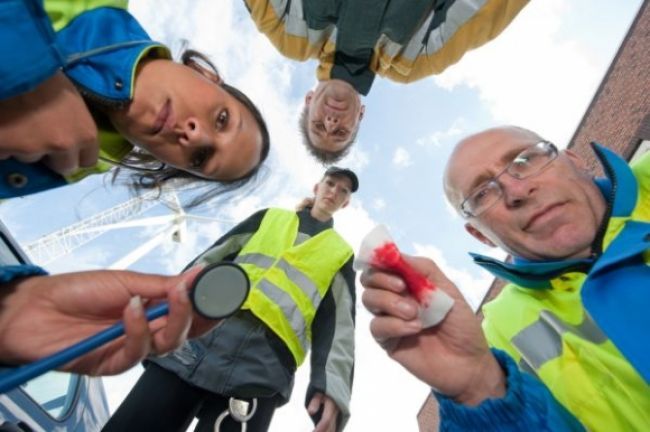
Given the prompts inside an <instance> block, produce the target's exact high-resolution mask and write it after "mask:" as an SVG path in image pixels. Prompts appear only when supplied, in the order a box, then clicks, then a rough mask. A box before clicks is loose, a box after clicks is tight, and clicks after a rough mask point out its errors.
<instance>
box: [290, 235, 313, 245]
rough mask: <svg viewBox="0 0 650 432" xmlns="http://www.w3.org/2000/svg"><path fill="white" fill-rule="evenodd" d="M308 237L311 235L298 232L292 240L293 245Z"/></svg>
mask: <svg viewBox="0 0 650 432" xmlns="http://www.w3.org/2000/svg"><path fill="white" fill-rule="evenodd" d="M310 238H311V236H310V235H309V234H305V233H301V232H299V233H298V235H297V236H296V241H294V242H293V245H294V246H298V245H299V244H301V243H304V242H306V241H307V240H309V239H310Z"/></svg>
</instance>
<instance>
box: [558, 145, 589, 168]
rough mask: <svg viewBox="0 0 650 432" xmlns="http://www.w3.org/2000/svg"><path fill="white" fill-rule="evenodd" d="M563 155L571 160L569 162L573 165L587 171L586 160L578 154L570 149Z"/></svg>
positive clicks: (565, 150) (563, 151)
mask: <svg viewBox="0 0 650 432" xmlns="http://www.w3.org/2000/svg"><path fill="white" fill-rule="evenodd" d="M562 153H564V154H565V155H566V156H567V157H568V158H569V160H570V161H571V162H572V163H573V165H574V166H575V167H576V168H578V169H579V170H580V171H587V164H586V162H585V161H584V159H582V158H581V157H580V156H578V155H577V153H575V152H573V151H572V150H569V149H564V150H562Z"/></svg>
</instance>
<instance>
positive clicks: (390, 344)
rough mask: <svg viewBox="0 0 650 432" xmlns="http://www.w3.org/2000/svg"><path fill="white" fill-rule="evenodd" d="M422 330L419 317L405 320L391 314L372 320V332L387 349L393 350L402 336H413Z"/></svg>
mask: <svg viewBox="0 0 650 432" xmlns="http://www.w3.org/2000/svg"><path fill="white" fill-rule="evenodd" d="M420 331H422V323H421V322H420V320H419V319H418V318H414V319H412V320H409V321H405V320H403V319H400V318H394V317H390V316H379V317H376V318H373V319H372V320H371V321H370V333H371V334H372V337H373V338H374V339H375V340H376V341H377V343H378V344H379V345H380V346H381V347H382V348H384V349H385V350H387V351H392V350H393V349H394V348H395V346H396V345H397V343H398V342H399V340H400V338H403V337H406V336H413V335H415V334H417V333H419V332H420Z"/></svg>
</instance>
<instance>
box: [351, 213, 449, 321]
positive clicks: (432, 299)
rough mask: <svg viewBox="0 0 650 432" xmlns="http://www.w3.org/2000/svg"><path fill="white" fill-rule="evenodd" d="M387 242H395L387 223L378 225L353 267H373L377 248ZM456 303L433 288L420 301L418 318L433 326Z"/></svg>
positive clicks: (361, 269)
mask: <svg viewBox="0 0 650 432" xmlns="http://www.w3.org/2000/svg"><path fill="white" fill-rule="evenodd" d="M386 243H394V241H393V239H392V237H391V236H390V233H389V232H388V229H387V228H386V226H385V225H377V226H376V227H375V228H373V229H372V230H371V231H370V232H369V233H368V234H366V236H365V237H364V238H363V240H362V241H361V246H360V247H359V253H357V256H356V258H355V259H354V263H353V267H354V269H355V270H357V271H364V270H367V269H370V268H371V267H372V262H373V257H374V254H375V250H376V249H377V248H379V247H381V246H383V245H384V244H386ZM453 305H454V299H452V298H451V297H449V295H447V293H445V292H444V291H442V290H441V289H439V288H435V287H434V289H432V290H431V291H429V292H428V294H427V295H426V298H425V299H423V301H422V302H420V303H419V309H418V318H419V319H420V322H422V326H423V327H424V328H428V327H432V326H434V325H436V324H438V323H439V322H440V321H442V320H443V318H444V317H445V316H447V313H448V312H449V311H450V310H451V307H452V306H453Z"/></svg>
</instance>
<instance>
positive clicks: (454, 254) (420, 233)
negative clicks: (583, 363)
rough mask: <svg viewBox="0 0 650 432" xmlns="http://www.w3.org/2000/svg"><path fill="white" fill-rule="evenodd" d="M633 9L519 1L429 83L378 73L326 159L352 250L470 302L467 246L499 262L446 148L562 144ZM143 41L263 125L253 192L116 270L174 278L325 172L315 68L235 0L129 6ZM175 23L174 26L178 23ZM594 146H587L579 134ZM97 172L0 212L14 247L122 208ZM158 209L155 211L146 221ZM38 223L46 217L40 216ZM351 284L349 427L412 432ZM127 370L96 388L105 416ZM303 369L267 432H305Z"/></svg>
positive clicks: (109, 244) (69, 264)
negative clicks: (218, 78)
mask: <svg viewBox="0 0 650 432" xmlns="http://www.w3.org/2000/svg"><path fill="white" fill-rule="evenodd" d="M641 3H642V1H641V0H620V1H618V2H610V1H605V0H574V1H572V2H566V1H562V0H546V1H537V2H531V3H530V4H529V5H528V6H526V8H524V10H523V11H522V12H521V13H520V14H519V16H518V17H517V18H516V19H515V21H514V22H513V23H512V24H511V25H510V26H509V27H508V28H507V29H506V30H505V31H504V32H503V33H502V34H501V35H500V36H499V37H498V38H497V39H496V40H494V41H492V42H491V43H489V44H488V45H486V46H483V47H481V48H479V49H477V50H475V51H472V52H470V53H468V54H466V55H465V57H464V58H463V59H462V60H461V61H460V62H459V63H457V64H456V65H453V66H451V67H450V68H448V69H447V70H446V71H445V72H444V73H443V74H441V75H438V76H432V77H429V78H426V79H423V80H421V81H418V82H416V83H412V84H408V85H403V84H396V83H392V82H390V81H388V80H383V79H380V78H377V79H376V80H375V82H374V84H373V88H372V91H371V93H370V95H369V96H368V97H365V98H364V104H365V105H366V112H365V116H364V119H363V123H362V127H361V130H360V132H359V135H358V142H357V143H356V144H355V146H354V149H353V151H352V152H351V154H350V155H349V156H348V157H347V158H346V159H345V160H344V161H343V162H341V163H340V164H339V165H341V166H346V167H349V168H352V169H353V170H355V172H357V174H358V175H359V177H360V189H359V191H358V192H357V193H356V194H354V195H353V199H352V202H351V204H350V206H349V207H348V208H346V209H344V210H342V211H341V212H340V213H339V214H337V215H336V218H335V228H336V229H337V230H338V231H339V232H340V233H341V234H342V235H343V236H344V237H345V238H346V239H347V240H348V242H349V243H350V244H351V245H352V246H353V248H354V249H355V250H356V249H358V245H359V243H360V241H361V239H362V237H363V236H364V235H365V233H367V232H368V231H370V230H371V229H372V228H373V227H374V226H375V225H376V224H378V223H383V224H385V225H387V227H388V229H389V230H390V232H391V234H392V235H393V237H394V239H395V240H396V242H397V244H398V245H399V246H400V248H401V249H402V250H403V251H404V252H406V253H410V254H416V255H424V256H428V257H430V258H432V259H434V261H435V262H436V263H437V264H438V265H439V266H440V267H441V268H442V269H443V271H445V273H446V274H447V276H448V277H449V278H450V279H451V280H452V281H454V282H455V283H456V284H457V285H458V286H459V288H460V289H461V291H462V292H463V294H464V295H465V297H466V298H467V300H468V302H469V303H470V304H471V305H472V306H473V307H475V308H476V307H477V306H478V304H479V303H480V301H481V298H482V297H483V295H484V294H485V291H486V290H487V288H488V287H489V285H490V283H491V281H492V278H491V277H490V276H489V275H488V274H487V273H485V272H483V271H480V270H478V268H476V267H475V266H474V265H473V264H472V263H471V260H470V259H469V256H468V255H467V252H468V251H470V250H471V251H475V252H480V253H484V254H490V255H493V256H502V254H501V253H499V252H498V251H495V250H490V249H487V248H486V247H485V246H483V245H481V244H480V243H478V242H477V241H475V240H473V239H472V238H471V237H470V236H469V235H467V233H466V232H465V230H464V228H463V221H462V219H460V218H459V217H458V216H457V215H456V213H455V211H454V210H453V209H452V208H451V207H450V206H449V205H448V204H447V203H446V202H445V200H444V198H443V194H442V186H441V183H442V182H441V178H442V170H443V168H444V164H445V161H446V159H447V157H448V155H449V153H450V152H451V149H452V148H453V145H454V144H455V143H456V142H457V141H458V140H459V139H461V138H462V137H463V136H466V135H468V134H471V133H473V132H477V131H480V130H481V129H484V128H487V127H492V126H496V125H502V124H515V125H519V126H523V127H526V128H530V129H532V130H534V131H536V132H538V133H539V134H540V135H542V136H544V137H545V138H546V139H549V140H551V141H553V142H555V143H556V144H557V145H558V146H559V147H561V148H562V147H565V146H566V145H567V143H568V141H569V140H570V139H571V137H572V135H573V132H574V131H575V128H576V127H577V125H578V123H579V121H580V120H581V118H582V115H583V114H584V112H585V109H586V108H587V106H588V104H589V102H590V101H591V98H592V97H593V94H594V92H595V90H596V89H597V86H598V84H599V83H600V81H601V79H602V78H603V76H604V74H605V72H606V71H607V68H608V66H609V64H610V62H611V60H612V58H613V56H614V54H615V53H616V50H617V49H618V47H619V45H620V43H621V41H622V39H623V37H624V35H625V33H626V31H627V29H628V27H629V25H630V23H631V22H632V19H633V18H634V16H635V14H636V12H637V11H638V9H639V6H640V5H641ZM130 9H131V11H132V12H133V13H134V15H135V16H136V17H137V18H138V19H139V20H140V21H141V23H142V24H143V27H144V28H145V29H146V30H147V31H148V32H149V33H150V34H151V36H152V37H153V38H154V39H156V40H159V41H161V42H164V43H166V44H168V45H169V46H171V47H172V50H174V51H178V50H180V49H181V48H182V47H183V46H184V45H185V42H184V41H187V43H188V46H189V47H191V48H195V49H198V50H199V51H202V52H204V53H206V54H208V56H209V57H210V58H211V59H212V60H213V62H214V63H215V64H216V65H217V66H218V67H219V69H220V72H221V74H222V76H223V77H224V78H225V80H226V82H228V83H229V84H232V85H235V86H236V87H239V88H240V89H241V90H243V91H244V92H245V93H247V94H248V95H249V96H250V97H251V98H252V99H253V100H254V101H255V102H256V103H257V105H258V106H259V107H260V109H261V111H262V114H263V115H264V116H265V118H266V120H267V123H268V125H269V129H270V133H271V138H272V150H271V154H270V158H269V163H268V164H267V165H266V167H265V168H264V169H263V170H262V173H261V174H262V175H261V177H260V178H259V179H258V181H257V182H256V184H255V185H254V186H255V187H251V188H247V189H246V190H243V191H239V192H238V193H237V194H236V196H232V197H229V198H228V199H227V200H220V201H219V202H215V203H211V204H209V205H206V206H203V207H202V208H200V209H197V210H194V211H189V213H191V214H194V215H196V216H199V217H201V219H198V218H194V219H192V218H190V219H189V220H188V222H187V232H186V236H185V237H186V239H185V241H184V242H183V243H176V242H173V241H171V240H165V241H163V242H162V243H161V244H159V245H157V247H156V248H155V249H154V250H153V251H152V252H151V253H149V254H148V255H146V256H145V257H144V258H142V259H141V260H139V261H137V262H136V263H135V264H133V265H132V266H131V267H130V268H131V269H133V270H138V271H144V272H151V273H161V274H174V273H177V272H179V271H180V270H181V269H182V268H183V267H184V266H185V264H186V263H187V262H189V261H190V260H191V259H192V258H193V257H194V256H196V255H197V254H198V253H200V252H202V251H203V250H204V249H205V248H206V247H208V246H209V245H210V244H211V243H213V242H214V241H215V240H216V239H217V238H218V237H219V236H220V235H221V234H223V233H224V232H226V231H227V230H228V229H229V228H231V227H232V226H233V225H234V224H236V223H237V222H238V221H240V220H242V219H244V218H246V217H247V216H248V215H250V214H251V213H253V212H254V211H256V210H257V209H260V208H266V207H270V206H276V207H285V208H293V207H294V206H295V204H296V203H297V202H298V201H299V200H300V198H302V197H304V196H309V195H310V194H311V189H312V187H313V185H314V184H315V183H316V182H317V181H318V180H319V179H320V176H321V174H322V172H323V168H322V167H321V166H320V165H318V164H317V163H316V162H314V161H313V160H312V159H311V157H310V156H309V155H308V154H307V153H306V151H305V150H304V149H303V148H302V144H301V142H300V136H299V133H298V129H297V119H298V115H299V112H300V110H301V107H302V103H303V100H304V94H305V92H306V91H307V90H309V89H310V88H312V87H313V86H315V84H316V78H315V67H316V64H315V62H313V61H310V62H305V63H296V62H292V61H290V60H287V59H285V58H283V57H282V56H281V55H280V54H279V53H278V52H276V50H275V49H274V48H273V46H272V45H271V44H270V43H269V42H268V41H267V40H266V38H265V37H264V36H263V35H261V34H259V33H258V32H257V31H256V29H255V27H254V25H253V23H252V21H251V20H250V18H249V16H248V14H247V12H246V9H245V7H244V5H243V2H242V1H239V0H228V1H226V0H222V1H210V0H191V1H190V0H184V1H181V0H179V1H174V2H154V1H151V0H131V2H130ZM180 17H183V18H182V19H180ZM593 139H594V140H598V139H599V137H593ZM109 183H110V181H109V180H107V179H106V178H102V177H95V178H91V179H89V180H87V181H83V182H82V183H81V184H78V185H75V186H72V187H67V188H63V189H60V190H55V191H49V192H47V193H42V194H38V195H36V196H33V197H27V198H23V199H14V200H10V201H7V202H4V203H2V205H0V218H1V219H2V221H3V222H4V223H5V224H6V225H8V226H9V228H10V229H11V230H12V233H13V234H14V235H15V236H16V237H17V239H18V240H19V241H20V242H21V243H22V244H24V245H27V244H30V243H32V242H34V241H35V240H37V239H38V238H39V237H40V236H42V235H44V234H47V233H50V232H52V231H55V230H57V229H61V228H63V227H66V226H68V225H70V224H72V223H75V222H77V221H79V220H83V219H86V218H88V217H90V216H92V215H94V214H96V213H97V212H100V211H102V210H105V209H107V208H109V207H111V206H114V205H117V204H119V203H121V202H123V201H125V200H127V199H128V198H129V194H128V192H127V191H125V189H124V188H121V187H112V186H111V185H110V184H109ZM165 214H169V210H168V209H167V208H166V207H164V206H160V205H159V206H156V207H153V208H152V209H150V210H148V211H146V212H145V213H144V215H145V216H156V215H165ZM44 215H46V216H47V217H44ZM160 229H161V228H160V227H157V226H153V225H151V224H150V223H148V224H146V225H145V226H144V227H139V228H130V229H121V230H113V231H111V232H109V233H107V234H104V235H103V236H101V237H99V238H98V239H96V240H94V241H93V242H91V243H89V244H87V245H86V246H83V247H80V248H78V249H76V250H75V251H74V252H73V253H72V254H70V255H66V256H64V257H61V258H60V259H58V260H56V261H53V262H51V263H49V264H47V265H46V267H47V268H48V270H50V271H52V272H64V271H73V270H82V269H97V268H105V267H108V266H110V265H111V264H113V263H114V262H116V261H117V260H118V259H119V258H120V257H122V256H124V255H125V254H127V253H128V252H129V251H130V250H131V249H133V248H135V247H136V246H138V245H140V244H142V243H143V242H145V241H146V240H147V239H150V238H151V237H153V236H154V235H155V234H156V233H157V232H158V231H160ZM361 292H362V287H361V286H360V285H357V306H358V312H357V332H356V367H355V382H354V389H353V394H352V405H351V409H352V418H351V420H350V422H349V425H348V430H352V431H359V430H416V429H417V421H416V415H417V412H418V411H419V409H420V407H421V406H422V404H423V402H424V399H425V397H426V396H427V394H428V388H427V386H426V385H425V384H423V383H421V382H419V381H418V380H416V379H415V378H413V377H412V376H410V375H409V374H408V373H407V372H406V371H405V370H404V369H402V368H401V367H400V366H399V365H397V364H395V363H394V362H392V361H391V360H390V359H388V357H387V356H386V354H385V353H384V352H383V351H382V350H381V349H380V348H379V347H378V346H377V345H376V343H375V342H374V341H373V339H372V337H371V336H370V332H369V322H370V319H371V316H370V314H369V313H368V312H367V311H366V310H365V309H363V306H362V305H361V302H360V297H361ZM140 372H141V368H139V367H137V368H134V369H132V370H131V371H129V372H127V373H125V374H123V375H120V376H118V377H112V378H108V379H104V384H105V387H106V390H107V395H108V398H109V404H110V407H111V410H114V409H115V408H116V407H117V406H118V405H119V402H120V401H121V400H122V398H123V397H124V396H125V395H126V393H127V392H128V390H129V388H130V387H131V386H132V385H133V384H134V383H135V380H136V379H137V376H138V375H139V373H140ZM307 380H308V366H307V362H306V363H305V366H303V367H302V368H301V369H300V370H299V372H298V374H297V377H296V385H295V388H294V394H293V397H292V400H291V401H290V402H289V403H288V404H287V405H285V406H284V407H282V408H280V409H279V410H278V411H277V412H276V415H275V417H274V420H273V423H272V426H271V431H276V432H279V431H287V430H291V431H310V430H312V425H311V421H310V420H309V417H308V416H307V414H306V411H305V409H304V407H303V401H304V392H305V390H306V386H307Z"/></svg>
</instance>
